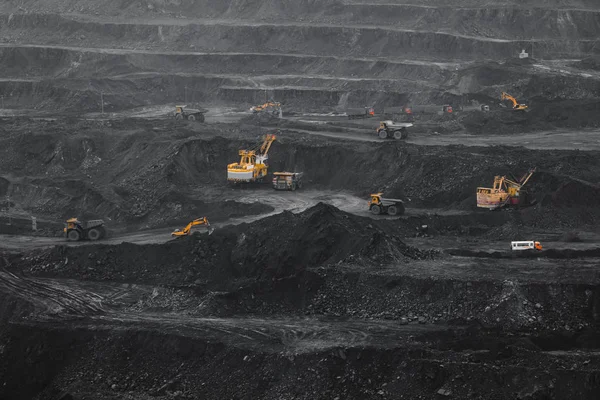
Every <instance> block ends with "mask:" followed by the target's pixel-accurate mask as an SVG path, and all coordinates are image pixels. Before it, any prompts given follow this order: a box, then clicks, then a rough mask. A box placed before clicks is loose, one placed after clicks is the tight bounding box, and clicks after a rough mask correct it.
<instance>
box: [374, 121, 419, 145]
mask: <svg viewBox="0 0 600 400" xmlns="http://www.w3.org/2000/svg"><path fill="white" fill-rule="evenodd" d="M411 126H413V124H411V123H410V122H394V121H389V120H388V121H381V122H380V123H379V128H377V136H379V137H380V138H381V139H387V138H394V139H397V140H399V139H406V138H407V137H408V131H407V130H406V128H410V127H411Z"/></svg>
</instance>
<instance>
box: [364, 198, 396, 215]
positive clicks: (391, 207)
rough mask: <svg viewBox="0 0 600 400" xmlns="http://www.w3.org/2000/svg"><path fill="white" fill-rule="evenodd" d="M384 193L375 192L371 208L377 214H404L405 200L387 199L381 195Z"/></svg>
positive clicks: (370, 204)
mask: <svg viewBox="0 0 600 400" xmlns="http://www.w3.org/2000/svg"><path fill="white" fill-rule="evenodd" d="M382 195H383V193H374V194H372V195H371V200H369V210H370V211H371V212H372V213H373V214H375V215H379V214H389V215H402V214H404V202H403V201H402V200H400V199H386V198H384V197H381V196H382Z"/></svg>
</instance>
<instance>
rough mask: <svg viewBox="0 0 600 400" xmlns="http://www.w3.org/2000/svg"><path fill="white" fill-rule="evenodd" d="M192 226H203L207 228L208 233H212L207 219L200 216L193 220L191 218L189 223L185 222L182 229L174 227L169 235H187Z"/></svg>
mask: <svg viewBox="0 0 600 400" xmlns="http://www.w3.org/2000/svg"><path fill="white" fill-rule="evenodd" d="M194 226H205V227H206V228H207V229H208V233H209V234H211V233H212V228H211V227H210V223H209V222H208V219H207V218H206V217H202V218H196V219H195V220H193V221H192V222H190V223H189V224H187V225H186V226H185V228H183V229H182V230H179V229H176V230H175V231H174V232H173V233H171V236H175V237H178V236H189V235H190V234H191V232H192V228H193V227H194Z"/></svg>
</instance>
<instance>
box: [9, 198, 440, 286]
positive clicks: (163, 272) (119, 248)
mask: <svg viewBox="0 0 600 400" xmlns="http://www.w3.org/2000/svg"><path fill="white" fill-rule="evenodd" d="M431 257H432V253H430V252H423V251H420V250H418V249H415V248H413V247H410V246H407V245H406V244H405V243H403V242H402V240H401V239H400V238H399V237H398V236H397V235H395V234H394V233H393V232H391V231H390V229H389V228H385V229H384V228H382V227H380V226H379V225H378V224H377V222H376V221H372V220H370V219H367V218H362V217H357V216H354V215H352V214H348V213H345V212H343V211H340V210H338V209H337V208H335V207H333V206H330V205H326V204H323V203H319V204H318V205H316V206H314V207H312V208H310V209H308V210H307V211H305V212H302V213H299V214H293V213H291V212H283V213H281V214H278V215H274V216H271V217H268V218H264V219H262V220H260V221H257V222H254V223H251V224H242V225H240V226H234V227H225V228H223V229H219V230H217V231H215V232H214V233H213V234H212V235H210V236H208V235H203V234H200V233H197V234H193V235H192V236H190V237H186V238H180V239H175V240H172V241H170V242H168V243H165V244H161V245H134V244H129V243H123V244H120V245H115V246H110V245H102V244H98V245H90V246H82V247H67V246H56V247H55V248H53V249H50V250H45V251H43V252H42V253H41V254H38V253H33V254H28V255H26V256H24V257H23V258H22V259H20V260H19V261H18V264H19V265H21V266H23V268H25V269H26V270H27V271H28V272H29V273H33V274H35V275H42V276H65V277H67V276H68V277H78V278H82V279H93V280H116V281H127V282H132V281H135V282H144V283H156V284H172V285H187V286H193V285H194V284H200V283H202V284H203V285H209V286H211V287H213V288H220V289H227V288H229V289H231V288H236V287H237V286H236V285H238V283H240V282H241V281H244V280H247V279H250V280H271V279H282V278H285V277H290V276H295V275H297V274H302V273H304V272H305V271H306V270H308V269H310V268H315V267H319V266H323V265H333V264H336V263H340V262H344V261H347V260H353V261H354V262H360V263H361V264H364V265H365V266H368V265H379V264H381V263H390V262H407V261H410V260H418V259H425V258H431Z"/></svg>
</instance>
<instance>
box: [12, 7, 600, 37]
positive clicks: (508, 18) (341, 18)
mask: <svg viewBox="0 0 600 400" xmlns="http://www.w3.org/2000/svg"><path fill="white" fill-rule="evenodd" d="M13 3H14V2H13ZM443 5H444V6H445V5H446V4H443ZM542 5H543V6H542ZM544 6H545V7H544ZM560 6H563V4H562V3H561V4H560ZM578 6H579V8H577V9H575V8H573V9H557V8H558V7H557V5H553V4H549V3H543V4H537V5H535V6H533V7H528V8H526V9H525V10H523V5H522V4H519V3H518V2H516V1H515V2H513V4H511V3H505V4H499V5H494V7H489V6H487V7H485V6H481V4H480V3H477V2H475V3H473V4H471V5H470V6H466V7H438V8H434V7H420V6H419V5H411V4H389V3H383V4H377V3H376V2H369V3H368V4H360V3H354V4H353V3H352V2H344V3H342V2H331V1H316V2H315V1H307V0H304V1H289V0H287V1H274V0H240V1H233V2H227V3H221V2H218V1H213V0H207V1H190V0H186V1H179V2H177V4H173V3H172V2H168V1H163V0H152V1H147V4H137V3H134V4H131V3H129V2H127V1H109V0H103V1H97V2H93V3H89V4H85V3H84V4H80V3H78V4H72V2H71V3H69V2H67V3H65V2H59V1H57V0H51V1H47V2H44V3H41V4H40V3H39V2H34V1H25V2H21V3H18V4H11V2H10V1H7V2H5V4H3V5H2V6H1V7H0V12H4V13H6V14H8V13H15V14H18V13H19V12H22V11H23V9H25V10H28V11H30V12H36V11H39V12H42V13H48V12H61V13H69V12H73V11H74V10H76V11H77V12H79V13H81V14H84V15H85V14H87V15H94V16H99V15H107V16H119V17H123V16H142V17H147V18H149V19H153V18H156V17H157V16H161V17H162V16H169V17H177V16H181V15H185V16H186V17H187V18H211V19H225V20H254V21H256V20H259V21H270V22H282V21H288V22H297V16H298V15H302V16H303V21H305V22H309V23H326V24H332V25H337V24H353V23H355V24H369V25H373V26H383V27H386V26H402V27H407V28H410V29H423V28H425V29H429V30H432V31H450V32H456V33H458V34H466V35H469V34H473V33H476V34H480V35H489V36H491V37H497V38H506V39H520V38H521V39H530V38H532V37H534V38H536V37H542V38H556V39H559V38H574V39H577V38H589V39H595V38H596V37H598V34H599V33H600V32H599V31H598V26H599V24H598V22H599V20H600V15H599V12H598V10H597V4H596V3H593V2H590V3H589V4H588V5H587V6H589V7H590V9H585V6H584V5H582V4H581V2H578ZM19 7H20V8H19ZM512 26H519V27H520V28H521V29H520V30H518V31H515V30H513V29H510V27H512Z"/></svg>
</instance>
